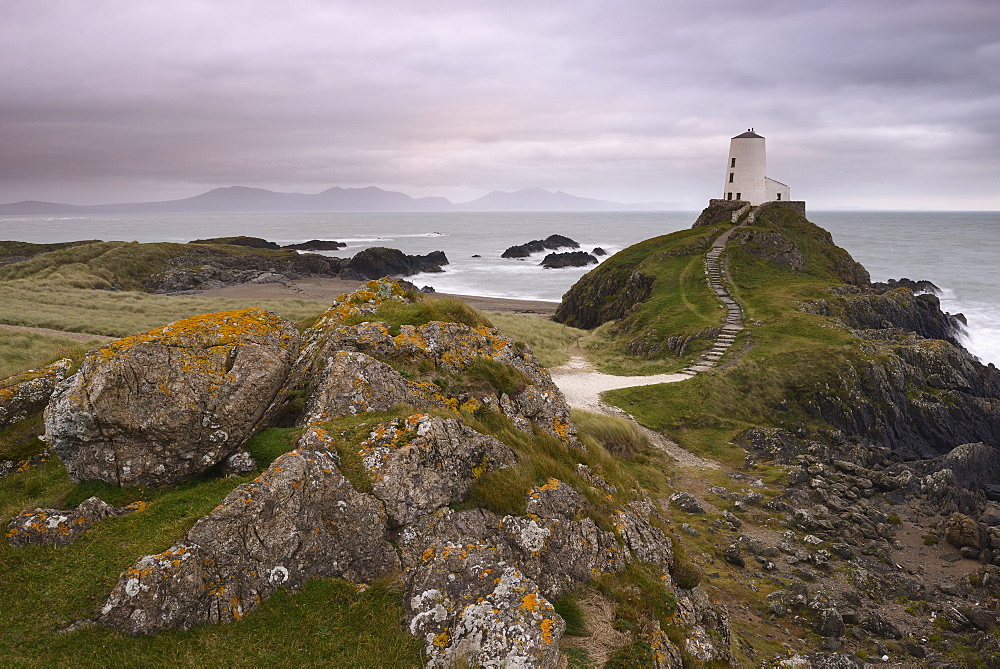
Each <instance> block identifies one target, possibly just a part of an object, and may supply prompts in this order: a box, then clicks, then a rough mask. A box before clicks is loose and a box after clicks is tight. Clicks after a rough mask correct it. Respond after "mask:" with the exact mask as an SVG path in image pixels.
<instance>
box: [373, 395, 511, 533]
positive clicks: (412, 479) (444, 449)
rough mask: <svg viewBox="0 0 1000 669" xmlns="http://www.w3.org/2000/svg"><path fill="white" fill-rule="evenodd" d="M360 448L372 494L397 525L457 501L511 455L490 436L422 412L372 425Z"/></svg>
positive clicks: (500, 443)
mask: <svg viewBox="0 0 1000 669" xmlns="http://www.w3.org/2000/svg"><path fill="white" fill-rule="evenodd" d="M360 454H361V456H362V461H363V462H364V465H365V468H366V469H367V470H368V473H369V476H370V477H371V479H372V494H374V495H375V496H376V497H378V498H379V499H380V500H381V501H382V502H383V503H384V504H385V510H386V513H387V514H388V515H389V519H390V521H391V522H392V524H393V525H397V526H398V525H405V524H407V523H410V522H412V521H413V520H415V519H416V518H418V517H419V516H422V515H425V514H428V513H432V512H433V511H434V510H436V509H437V508H438V507H440V506H444V505H447V504H453V503H455V502H460V501H462V500H463V499H465V496H466V494H467V493H468V492H469V489H470V488H471V487H472V485H473V484H474V483H475V482H476V480H477V479H478V478H479V477H480V476H482V475H483V474H486V473H487V472H491V471H494V470H496V469H502V468H503V467H506V466H508V465H512V464H514V462H516V461H517V456H515V455H514V451H512V450H511V449H510V447H508V446H507V445H506V444H504V443H503V442H501V441H500V440H498V439H496V438H495V437H490V436H488V435H485V434H480V433H479V432H476V431H475V430H473V429H472V428H471V427H469V426H467V425H465V424H464V423H462V422H461V421H459V420H456V419H454V418H447V419H446V418H432V417H431V416H429V415H427V414H415V415H413V416H409V417H408V418H405V419H400V420H396V421H392V422H390V423H383V424H381V425H378V426H376V427H375V429H374V430H373V431H372V434H371V437H370V438H369V439H367V440H366V441H364V442H362V443H361V446H360Z"/></svg>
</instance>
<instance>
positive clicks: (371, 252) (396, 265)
mask: <svg viewBox="0 0 1000 669" xmlns="http://www.w3.org/2000/svg"><path fill="white" fill-rule="evenodd" d="M447 264H448V258H447V256H445V254H444V253H443V252H441V251H432V252H431V253H428V254H427V255H423V256H421V255H412V256H411V255H406V254H405V253H403V252H402V251H400V250H399V249H389V248H385V247H383V246H372V247H370V248H367V249H364V250H362V251H359V252H358V253H357V255H355V256H354V257H353V258H351V259H350V260H349V261H348V262H347V265H346V266H345V267H344V272H343V274H342V278H344V279H350V280H352V281H367V280H369V279H379V278H381V277H384V276H411V275H413V274H420V273H421V272H443V271H444V269H443V267H442V266H443V265H447Z"/></svg>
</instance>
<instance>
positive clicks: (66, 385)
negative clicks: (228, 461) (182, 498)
mask: <svg viewBox="0 0 1000 669" xmlns="http://www.w3.org/2000/svg"><path fill="white" fill-rule="evenodd" d="M298 340H299V337H298V331H297V330H296V329H295V326H294V325H292V324H291V323H289V322H287V321H285V320H283V319H281V318H279V317H278V316H275V315H274V314H271V313H268V312H266V311H262V310H260V309H244V310H241V311H231V312H225V313H219V314H206V315H203V316H195V317H193V318H186V319H183V320H179V321H176V322H174V323H171V324H170V325H166V326H164V327H162V328H158V329H156V330H153V331H151V332H147V333H145V334H140V335H134V336H132V337H124V338H122V339H118V340H115V341H113V342H111V343H109V344H107V345H105V346H103V347H102V348H99V349H97V350H95V351H91V352H90V353H89V354H88V355H87V357H86V359H85V360H84V362H83V365H82V366H81V367H80V371H79V372H77V373H76V374H75V375H73V376H72V377H70V378H69V379H67V380H66V381H64V382H63V383H62V384H61V385H60V386H59V388H58V389H57V390H56V392H55V393H54V394H53V396H52V401H51V402H50V403H49V406H48V407H47V408H46V410H45V436H46V440H47V441H48V443H49V445H50V446H51V447H52V449H53V450H54V451H55V452H56V454H58V456H59V457H60V459H61V460H62V461H63V463H64V464H65V465H66V469H67V470H68V471H69V474H70V476H71V477H72V478H73V479H74V480H82V481H92V480H98V481H106V482H108V483H114V484H116V485H122V486H124V485H143V486H148V485H152V486H163V485H171V484H174V483H177V482H179V481H182V480H183V479H185V478H189V477H191V476H195V475H197V474H200V473H202V472H204V471H207V470H208V469H210V468H211V467H213V466H214V465H216V464H217V463H218V462H220V461H221V460H222V459H223V458H225V457H226V456H228V455H229V454H230V453H233V452H234V451H236V450H237V449H238V448H239V447H240V446H241V445H242V444H243V442H244V441H246V439H248V438H249V437H250V435H251V434H252V433H253V428H254V425H255V423H256V422H257V420H258V419H259V418H260V417H261V415H262V414H263V413H264V410H265V409H266V408H267V407H268V405H269V404H270V402H271V398H273V397H274V395H275V393H276V392H277V391H278V388H279V387H280V386H281V383H282V381H283V380H284V378H285V376H286V375H287V374H288V370H289V369H290V367H291V364H292V360H293V358H294V355H295V351H296V348H297V346H298Z"/></svg>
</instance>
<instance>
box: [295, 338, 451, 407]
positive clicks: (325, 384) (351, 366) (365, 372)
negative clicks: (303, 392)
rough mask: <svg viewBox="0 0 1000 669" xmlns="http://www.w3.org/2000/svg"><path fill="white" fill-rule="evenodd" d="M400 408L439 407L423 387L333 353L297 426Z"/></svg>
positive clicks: (382, 367)
mask: <svg viewBox="0 0 1000 669" xmlns="http://www.w3.org/2000/svg"><path fill="white" fill-rule="evenodd" d="M401 404H405V405H409V406H412V407H413V408H415V409H421V408H426V407H431V406H435V405H439V404H441V403H439V402H435V401H434V398H433V396H432V394H431V393H429V392H428V391H427V390H426V389H425V388H424V387H422V386H419V385H417V384H415V383H411V382H409V381H407V380H406V379H405V378H403V375H402V374H400V373H399V372H397V371H396V370H394V369H393V368H392V367H390V366H389V365H387V364H385V363H384V362H380V361H378V360H376V359H375V358H373V357H371V356H369V355H365V354H364V353H355V352H352V351H337V352H336V353H334V354H333V355H332V356H331V357H330V358H329V359H328V360H327V364H326V367H324V368H323V370H322V372H320V373H318V374H316V376H315V381H314V383H313V387H312V388H311V390H310V392H309V395H308V397H307V399H306V408H305V411H304V412H303V414H302V417H301V418H300V419H299V421H298V423H299V425H311V424H312V423H321V422H323V421H328V420H332V419H334V418H336V417H338V416H351V415H354V414H359V413H367V412H369V411H388V410H389V409H392V408H393V407H395V406H399V405H401Z"/></svg>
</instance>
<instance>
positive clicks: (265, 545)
mask: <svg viewBox="0 0 1000 669" xmlns="http://www.w3.org/2000/svg"><path fill="white" fill-rule="evenodd" d="M331 446H332V441H331V439H330V437H329V435H327V434H326V433H325V432H323V431H322V430H319V429H317V428H310V429H309V430H307V431H306V432H305V433H304V434H303V435H302V437H301V438H300V439H299V442H298V444H297V448H296V450H294V451H292V452H290V453H287V454H286V455H283V456H281V457H279V458H278V459H277V460H275V461H274V463H273V464H272V465H271V466H270V467H269V468H268V469H267V470H266V471H265V472H264V473H263V474H261V475H260V476H259V477H258V478H256V479H255V480H254V481H252V482H250V483H245V484H243V485H241V486H239V487H238V488H236V489H235V490H234V491H233V492H231V493H230V494H229V495H227V496H226V498H225V499H224V500H223V501H222V503H221V504H220V505H219V506H218V507H216V509H215V510H214V511H212V513H210V514H209V515H207V516H205V517H204V518H202V519H201V520H199V521H198V522H197V523H195V525H194V527H192V528H191V530H190V531H189V532H188V533H187V536H186V537H185V538H184V540H183V541H181V542H180V543H178V544H176V545H174V546H172V547H170V548H169V549H167V550H166V551H164V552H163V553H159V554H157V555H147V556H145V557H143V558H140V559H139V560H137V561H136V562H135V564H134V565H133V566H132V567H130V568H129V569H127V570H125V572H123V573H122V575H121V576H120V577H119V579H118V584H117V585H116V586H115V588H114V590H112V592H111V595H110V597H109V598H108V600H107V602H106V603H105V605H104V606H103V608H102V609H101V611H100V614H99V616H98V618H97V620H98V621H99V622H100V623H102V624H105V625H108V626H110V627H114V628H115V629H119V630H121V631H123V632H128V633H129V634H134V635H142V634H151V633H154V632H158V631H162V630H167V629H190V628H193V627H197V626H199V625H204V624H206V623H211V622H229V621H232V620H236V619H239V618H241V617H243V616H244V615H245V614H247V613H248V612H250V611H252V610H254V609H255V608H257V606H259V604H260V602H261V601H262V600H264V599H267V598H268V597H270V596H271V595H273V594H274V593H275V592H276V591H277V590H278V588H280V587H290V588H291V587H298V586H301V585H302V584H303V583H304V582H305V581H306V580H307V579H309V578H313V577H317V576H321V577H339V578H344V579H347V580H351V581H355V582H365V581H370V580H372V579H375V578H379V577H380V576H384V575H386V574H388V573H391V572H393V571H395V570H397V569H398V568H399V559H398V558H397V556H396V553H395V551H394V550H393V548H392V546H391V545H389V544H388V543H387V542H386V541H385V540H384V535H385V530H386V516H385V512H384V511H383V510H382V505H381V504H380V503H379V502H378V501H377V500H375V499H374V498H372V497H370V496H369V495H365V494H363V493H360V492H358V491H357V490H355V489H354V487H353V486H352V485H351V484H350V483H349V482H348V481H347V479H345V478H344V476H343V475H342V474H340V472H339V470H338V465H339V458H338V457H337V455H336V454H335V453H334V452H332V451H331V450H330V448H331Z"/></svg>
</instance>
